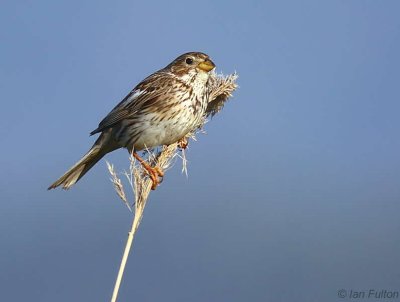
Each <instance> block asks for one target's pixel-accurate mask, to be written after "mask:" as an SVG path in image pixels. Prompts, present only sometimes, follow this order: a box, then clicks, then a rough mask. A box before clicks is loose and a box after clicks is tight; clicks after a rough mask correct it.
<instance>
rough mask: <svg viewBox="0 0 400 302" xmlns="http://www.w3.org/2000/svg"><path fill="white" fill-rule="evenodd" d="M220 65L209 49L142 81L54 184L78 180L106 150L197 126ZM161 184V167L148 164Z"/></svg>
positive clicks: (139, 145)
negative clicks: (210, 82) (209, 85)
mask: <svg viewBox="0 0 400 302" xmlns="http://www.w3.org/2000/svg"><path fill="white" fill-rule="evenodd" d="M214 67H215V65H214V63H213V62H212V61H211V60H210V59H209V57H208V56H207V55H206V54H203V53H200V52H190V53H186V54H183V55H181V56H179V57H178V58H176V59H175V60H174V61H173V62H172V63H170V64H169V65H168V66H166V67H165V68H163V69H161V70H159V71H157V72H155V73H153V74H152V75H150V76H149V77H147V78H146V79H144V80H143V81H142V82H141V83H139V84H138V85H137V86H136V87H135V88H134V89H133V90H132V91H131V92H130V93H129V94H128V95H127V96H126V97H125V98H124V99H123V100H122V101H121V102H120V103H119V104H118V105H117V106H115V108H114V109H113V110H112V111H111V112H110V113H109V114H108V115H107V116H106V117H105V118H104V119H103V120H102V121H101V122H100V124H99V126H98V128H97V129H95V130H94V131H92V132H91V133H90V134H91V135H93V134H96V133H101V134H100V136H99V138H98V139H97V141H96V142H95V144H94V145H93V147H92V148H91V149H90V150H89V152H88V153H87V154H86V155H85V156H84V157H83V158H82V159H81V160H80V161H79V162H78V163H76V164H75V165H74V166H73V167H72V168H71V169H70V170H68V171H67V172H66V173H65V174H64V175H63V176H62V177H61V178H60V179H58V180H57V181H56V182H55V183H53V184H52V185H51V186H50V187H49V189H53V188H56V187H58V186H60V185H62V186H63V188H64V189H68V188H70V187H71V186H72V185H73V184H75V183H76V182H77V181H78V180H79V179H80V178H81V177H82V176H83V175H84V174H85V173H86V172H87V171H88V170H89V169H90V168H91V167H93V166H94V165H95V164H96V163H97V162H98V161H99V160H100V159H101V158H102V157H103V156H104V155H105V154H107V153H109V152H111V151H113V150H115V149H119V148H127V149H128V150H129V151H130V152H135V151H139V150H143V149H144V148H146V147H147V148H152V147H156V146H160V145H169V144H172V143H175V142H177V141H179V140H180V139H182V138H183V137H184V136H185V135H186V134H187V133H189V132H190V131H193V130H194V129H195V128H196V127H197V126H198V124H199V122H200V121H201V120H202V118H203V116H204V114H205V112H206V108H207V103H208V91H207V81H208V79H209V72H210V71H211V70H212V69H213V68H214ZM145 168H146V170H148V172H149V174H150V176H151V178H152V179H153V182H154V187H153V188H155V186H156V185H157V179H158V175H162V172H161V171H157V169H152V168H149V167H145Z"/></svg>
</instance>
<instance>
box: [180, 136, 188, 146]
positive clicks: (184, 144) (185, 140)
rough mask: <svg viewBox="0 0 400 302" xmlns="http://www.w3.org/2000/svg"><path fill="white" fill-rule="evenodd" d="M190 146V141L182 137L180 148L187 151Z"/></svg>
mask: <svg viewBox="0 0 400 302" xmlns="http://www.w3.org/2000/svg"><path fill="white" fill-rule="evenodd" d="M188 145H189V141H188V139H187V138H186V137H182V138H181V139H180V140H179V141H178V148H180V149H186V148H187V146H188Z"/></svg>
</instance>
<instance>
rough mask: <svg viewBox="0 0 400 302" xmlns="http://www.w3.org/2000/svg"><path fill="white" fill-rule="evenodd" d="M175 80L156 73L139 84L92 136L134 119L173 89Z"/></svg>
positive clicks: (168, 75) (167, 74)
mask: <svg viewBox="0 0 400 302" xmlns="http://www.w3.org/2000/svg"><path fill="white" fill-rule="evenodd" d="M173 79H174V78H173V77H172V75H171V74H170V73H166V72H162V71H159V72H156V73H153V74H152V75H151V76H149V77H147V78H146V79H145V80H143V81H142V82H141V83H139V84H138V85H137V86H136V87H135V88H134V89H133V90H132V91H131V92H130V93H129V94H128V95H127V96H126V97H125V98H124V99H123V100H122V101H121V102H120V103H119V104H118V105H117V106H115V107H114V109H113V110H111V112H110V113H109V114H108V115H107V116H106V117H105V118H104V119H103V120H102V121H101V122H100V124H99V126H98V127H97V128H96V129H95V130H93V131H92V132H90V135H93V134H96V133H99V132H102V131H104V130H106V129H108V128H110V127H112V126H114V125H116V124H118V123H119V122H121V121H122V120H124V119H126V118H130V117H132V115H134V114H135V113H137V112H138V111H139V110H140V109H142V108H143V106H147V105H148V104H149V103H154V101H155V100H158V99H160V96H162V95H164V94H165V93H166V91H167V90H168V87H171V85H170V84H171V81H172V80H173Z"/></svg>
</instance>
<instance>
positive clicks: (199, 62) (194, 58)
mask: <svg viewBox="0 0 400 302" xmlns="http://www.w3.org/2000/svg"><path fill="white" fill-rule="evenodd" d="M214 68H215V64H214V62H213V61H211V59H210V57H209V56H208V55H206V54H204V53H202V52H188V53H185V54H183V55H180V56H179V57H177V58H176V59H175V60H174V61H172V63H170V64H169V65H168V66H167V67H166V69H167V70H168V71H170V72H172V73H173V74H175V75H177V76H179V77H182V76H184V75H189V74H192V75H195V74H201V75H207V78H208V73H209V72H210V71H211V70H213V69H214Z"/></svg>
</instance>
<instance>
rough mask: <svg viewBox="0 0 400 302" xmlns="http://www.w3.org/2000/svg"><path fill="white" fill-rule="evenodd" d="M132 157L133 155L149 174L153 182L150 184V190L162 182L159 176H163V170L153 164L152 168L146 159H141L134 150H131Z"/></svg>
mask: <svg viewBox="0 0 400 302" xmlns="http://www.w3.org/2000/svg"><path fill="white" fill-rule="evenodd" d="M132 155H133V157H135V158H136V159H137V160H138V161H139V162H140V164H141V165H142V166H143V168H144V169H145V170H146V171H147V173H148V174H149V176H150V178H151V180H152V182H153V184H152V186H151V189H152V190H155V189H156V188H157V186H158V185H159V184H160V183H161V182H162V179H161V181H160V180H159V177H161V178H163V177H164V172H163V171H162V170H161V168H160V167H157V166H155V167H154V168H153V167H151V166H150V165H149V164H148V163H147V162H146V161H144V160H143V158H141V157H140V156H139V155H138V154H137V153H136V152H132Z"/></svg>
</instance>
